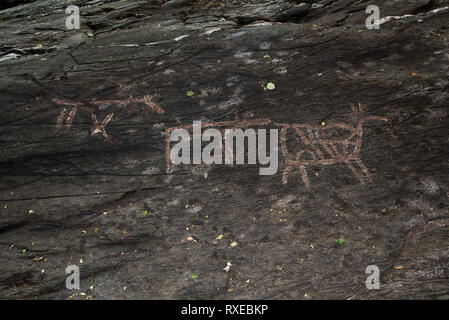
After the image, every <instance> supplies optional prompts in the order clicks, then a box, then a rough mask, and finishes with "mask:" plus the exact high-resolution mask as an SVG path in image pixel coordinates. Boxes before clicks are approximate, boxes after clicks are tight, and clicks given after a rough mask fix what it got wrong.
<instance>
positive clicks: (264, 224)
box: [0, 0, 449, 299]
mask: <svg viewBox="0 0 449 320" xmlns="http://www.w3.org/2000/svg"><path fill="white" fill-rule="evenodd" d="M257 2H259V3H257ZM377 2H378V5H379V7H380V9H381V16H382V17H387V16H390V17H391V18H388V19H385V23H383V24H382V25H381V27H380V29H379V30H368V29H366V27H365V19H366V18H367V14H366V13H365V9H366V6H367V5H368V4H369V3H368V2H367V1H352V0H340V1H304V2H299V3H298V2H281V1H275V2H269V3H267V2H263V1H254V2H243V1H242V2H238V1H237V2H234V3H232V2H231V1H230V2H223V3H222V2H218V1H201V2H198V3H197V4H195V5H191V4H189V2H184V1H169V2H166V1H165V2H164V1H112V0H109V1H107V0H105V1H74V2H73V3H74V4H77V5H78V6H79V7H80V12H81V16H82V17H81V29H80V30H66V28H65V18H66V15H65V7H66V5H68V3H67V4H66V3H64V2H62V1H56V0H48V1H39V0H38V1H35V2H33V3H30V4H26V5H23V6H18V7H13V8H9V9H6V10H3V11H0V28H1V30H2V32H1V33H0V75H1V77H0V95H1V101H2V107H1V109H0V110H1V126H0V137H1V150H2V152H1V153H0V173H1V177H2V178H1V180H0V205H1V208H0V233H1V240H0V244H1V250H0V261H1V267H2V270H1V273H0V296H1V297H2V298H45V299H47V298H56V299H65V298H69V297H70V298H81V299H83V298H90V297H92V298H95V299H106V298H152V299H161V298H164V299H166V298H170V299H171V298H187V299H197V298H203V299H204V298H211V299H237V298H240V299H242V298H243V299H246V298H258V299H262V298H272V299H303V298H305V297H306V298H307V297H311V298H318V299H321V298H326V299H327V298H337V299H348V298H352V299H367V298H376V299H382V298H389V299H390V298H441V299H442V298H446V299H447V298H449V289H448V277H449V266H448V261H449V249H448V248H449V238H448V231H449V201H448V200H449V199H448V197H449V180H448V175H447V173H448V169H449V157H448V155H449V140H448V137H449V127H448V125H447V123H448V120H449V109H448V97H449V95H448V88H449V64H448V62H449V47H448V44H449V31H448V29H447V21H448V19H449V10H448V9H447V7H446V6H449V1H431V0H428V1H394V2H393V1H377ZM268 83H272V84H274V90H268V88H270V89H272V87H271V85H270V86H267V85H268ZM258 119H259V120H258ZM260 119H262V120H260ZM196 120H201V121H202V122H203V124H208V125H210V126H211V127H214V126H216V127H219V125H220V124H223V126H220V127H219V128H221V129H223V128H228V127H233V126H235V127H243V128H246V127H249V128H254V129H256V128H265V129H278V130H279V168H278V171H277V173H276V174H274V175H259V165H234V166H230V165H224V164H223V165H219V164H214V165H205V164H202V165H194V164H191V165H188V164H184V165H177V166H175V165H172V164H169V163H168V162H167V158H166V155H167V149H166V148H167V140H166V137H167V136H166V135H167V132H170V130H172V129H170V128H176V127H182V126H191V125H192V123H193V121H196ZM169 146H170V144H169ZM351 148H352V151H349V149H351ZM297 155H298V156H297ZM336 240H337V241H336ZM231 244H232V245H231ZM228 263H230V264H231V265H229V264H228ZM73 264H74V265H77V266H79V267H80V275H81V290H80V291H77V292H83V293H86V295H79V294H78V293H74V292H76V291H73V290H69V289H66V287H65V280H66V277H67V275H66V273H65V271H66V267H67V266H68V265H73ZM369 265H376V266H378V267H379V268H380V271H381V273H380V289H379V290H367V288H366V286H365V281H366V278H367V276H368V275H367V274H366V273H365V270H366V268H367V266H369ZM225 267H226V268H228V271H227V272H226V271H224V270H223V268H225Z"/></svg>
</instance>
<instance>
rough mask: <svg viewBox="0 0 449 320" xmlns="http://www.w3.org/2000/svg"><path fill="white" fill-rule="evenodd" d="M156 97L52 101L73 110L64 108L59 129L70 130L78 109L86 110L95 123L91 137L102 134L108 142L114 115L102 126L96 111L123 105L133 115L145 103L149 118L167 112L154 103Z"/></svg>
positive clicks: (58, 119)
mask: <svg viewBox="0 0 449 320" xmlns="http://www.w3.org/2000/svg"><path fill="white" fill-rule="evenodd" d="M155 97H156V94H152V95H146V96H144V97H143V98H132V97H130V98H129V99H125V100H119V99H116V100H92V101H88V102H80V101H65V100H61V99H58V98H55V99H53V100H52V101H53V102H54V103H56V104H58V105H62V106H70V107H72V109H71V110H70V111H69V112H68V113H67V108H64V109H63V110H62V111H61V112H60V113H59V116H58V118H57V124H56V126H57V127H58V128H62V127H63V126H64V122H65V127H66V129H70V127H71V125H72V122H73V119H74V118H75V115H76V113H77V111H78V109H82V110H85V111H86V112H88V113H89V114H90V115H91V117H92V122H93V130H92V132H91V135H96V134H101V135H102V136H103V137H104V138H105V139H106V140H109V139H110V138H111V136H110V135H109V134H108V133H107V132H106V129H105V128H106V126H107V125H108V123H109V121H111V119H112V117H113V116H114V114H113V113H109V114H108V115H107V116H106V118H105V119H104V120H103V121H102V122H101V124H99V123H98V121H97V116H96V114H95V113H94V112H95V110H98V109H99V108H100V106H102V105H110V104H122V105H128V113H129V114H131V113H132V112H133V111H134V110H135V108H136V106H137V104H138V103H143V104H144V105H146V115H147V116H148V115H149V113H150V112H151V111H154V112H157V113H164V112H165V110H164V109H162V108H161V107H160V106H159V105H158V104H156V103H155V102H153V99H154V98H155Z"/></svg>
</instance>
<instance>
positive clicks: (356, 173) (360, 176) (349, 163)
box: [346, 160, 366, 184]
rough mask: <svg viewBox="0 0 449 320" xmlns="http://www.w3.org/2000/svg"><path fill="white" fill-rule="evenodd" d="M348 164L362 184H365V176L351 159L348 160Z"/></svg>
mask: <svg viewBox="0 0 449 320" xmlns="http://www.w3.org/2000/svg"><path fill="white" fill-rule="evenodd" d="M346 165H347V166H348V167H349V169H351V171H352V173H354V175H355V176H356V177H357V179H359V181H360V183H361V184H365V182H366V181H365V178H363V176H362V175H361V174H360V173H359V172H358V171H357V169H356V168H355V167H354V166H353V165H352V163H351V160H348V161H346Z"/></svg>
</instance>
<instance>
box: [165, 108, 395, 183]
mask: <svg viewBox="0 0 449 320" xmlns="http://www.w3.org/2000/svg"><path fill="white" fill-rule="evenodd" d="M351 108H352V111H353V114H354V118H355V120H356V124H355V125H351V124H347V123H335V124H324V123H323V124H322V125H310V124H301V123H274V124H275V125H276V126H279V127H280V128H281V129H280V130H281V132H280V140H281V152H282V155H283V157H284V161H285V168H284V171H283V174H282V182H283V183H284V184H285V183H287V182H288V179H289V177H290V176H291V174H293V173H294V171H295V170H299V172H300V174H301V178H302V181H303V182H304V185H305V186H306V188H309V187H310V180H309V177H308V175H307V170H306V167H307V166H311V165H315V166H321V165H322V166H327V165H333V164H337V163H343V164H346V166H347V167H348V168H349V169H350V170H351V171H352V173H353V174H354V175H355V177H356V178H357V179H358V180H359V181H360V183H362V184H365V183H366V182H372V177H371V174H370V172H369V170H368V169H367V168H366V167H365V165H364V164H363V162H362V161H361V159H360V148H361V146H362V139H363V124H364V122H366V121H369V120H382V121H388V120H387V118H385V117H379V116H369V115H366V114H365V106H364V105H362V104H361V103H359V104H358V105H357V106H356V105H351ZM270 123H273V122H272V120H270V119H246V118H244V117H242V116H240V115H239V114H237V118H236V120H235V121H223V122H204V123H202V127H203V128H206V127H216V128H219V130H220V131H224V130H225V129H229V128H242V129H247V128H248V127H250V126H263V125H267V124H270ZM192 128H193V125H183V126H178V127H170V128H167V129H166V131H165V139H166V162H167V172H170V171H171V162H170V133H171V132H172V131H173V130H175V129H186V130H189V129H192ZM289 129H293V132H294V133H295V134H296V135H297V136H298V137H299V138H300V141H301V146H300V150H299V151H298V152H292V151H289V150H288V147H287V145H288V143H287V142H288V141H287V131H288V130H289ZM332 130H334V132H330V131H332ZM335 130H337V131H338V134H336V133H335ZM342 132H344V133H342ZM335 136H337V137H336V138H335Z"/></svg>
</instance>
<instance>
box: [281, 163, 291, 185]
mask: <svg viewBox="0 0 449 320" xmlns="http://www.w3.org/2000/svg"><path fill="white" fill-rule="evenodd" d="M292 169H293V166H291V165H287V167H285V169H284V172H283V173H282V183H283V184H286V183H287V182H288V176H289V175H290V173H291V172H292Z"/></svg>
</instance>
